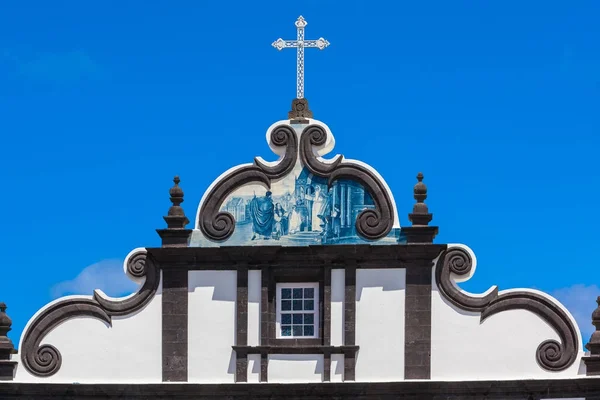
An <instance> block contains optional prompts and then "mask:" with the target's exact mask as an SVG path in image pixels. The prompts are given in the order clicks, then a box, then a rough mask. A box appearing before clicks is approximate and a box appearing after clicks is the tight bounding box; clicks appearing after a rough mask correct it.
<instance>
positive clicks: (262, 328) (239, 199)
mask: <svg viewBox="0 0 600 400" xmlns="http://www.w3.org/2000/svg"><path fill="white" fill-rule="evenodd" d="M299 104H307V103H306V100H304V99H302V100H295V101H294V104H293V107H298V105H299ZM267 138H268V141H269V146H270V147H271V148H272V149H273V150H274V151H275V153H276V154H278V155H279V160H278V161H276V162H271V163H268V162H266V161H264V160H262V159H261V158H256V159H255V161H254V163H252V164H245V165H241V166H239V167H236V168H233V169H231V170H229V171H228V172H227V173H226V174H224V175H222V176H221V177H219V178H218V179H217V180H216V181H215V182H214V183H213V184H212V185H211V186H210V188H209V189H208V190H207V192H206V194H205V195H204V197H203V199H202V200H201V201H200V204H199V207H198V211H197V213H196V218H195V221H194V224H193V229H188V228H187V225H188V223H189V221H188V218H187V217H186V214H185V212H184V210H183V208H182V206H181V204H182V202H183V196H184V195H183V190H182V188H181V187H180V186H179V184H180V180H179V178H177V177H176V178H175V179H174V186H173V187H172V188H171V190H170V196H171V202H172V206H171V208H170V209H169V211H168V213H167V215H166V216H165V217H164V218H165V221H166V223H167V227H166V228H165V229H159V230H158V234H159V235H160V236H161V238H162V246H161V247H159V248H138V249H134V250H133V251H132V252H131V253H130V254H129V255H128V256H127V258H126V260H125V264H124V273H125V274H127V275H128V276H129V277H130V278H131V279H133V280H134V281H136V282H139V284H140V288H139V290H138V292H137V293H135V294H133V295H131V296H128V297H125V298H121V299H116V298H110V297H107V296H106V295H105V294H104V293H102V292H101V291H96V292H95V293H93V295H92V296H69V297H66V298H61V299H58V300H56V301H54V302H52V303H50V304H48V305H47V306H45V307H43V308H42V309H41V310H39V311H38V313H36V314H35V315H34V316H32V318H31V319H30V321H29V323H28V324H27V326H26V328H25V330H24V332H23V335H22V337H21V339H20V341H19V343H18V353H17V354H14V353H15V352H14V351H13V346H12V343H11V342H10V340H8V339H7V336H6V333H7V329H6V328H4V331H2V330H0V334H3V335H4V336H3V337H4V338H5V339H4V341H0V344H2V345H3V346H4V347H0V350H2V351H4V353H3V354H5V355H4V358H0V367H1V368H0V371H1V373H2V375H3V378H4V381H3V382H2V383H0V394H2V396H4V397H2V398H11V396H18V395H23V394H25V395H29V396H31V397H33V398H35V397H36V396H41V397H43V395H44V393H46V394H47V391H48V390H49V391H50V392H54V393H56V394H57V395H60V394H61V393H62V394H63V395H65V396H67V394H69V393H72V394H76V395H77V396H81V397H85V396H86V395H90V396H91V395H98V393H100V394H102V393H104V394H106V396H107V397H111V396H112V397H115V396H118V395H124V396H126V397H127V396H130V397H136V396H137V397H141V398H148V397H161V396H166V397H169V396H177V395H178V394H181V395H190V394H193V395H194V396H196V397H195V398H203V396H206V397H210V396H217V397H219V396H223V397H228V398H232V397H234V398H235V397H236V396H237V397H239V398H243V397H248V396H252V397H261V396H267V395H268V396H270V398H273V396H275V397H290V396H291V397H294V396H304V395H307V394H310V395H311V396H313V398H330V397H332V396H338V397H341V398H378V396H394V398H402V396H406V397H407V398H415V397H414V396H415V393H417V394H419V395H418V396H417V397H416V398H435V396H441V395H443V394H444V393H446V392H448V393H455V394H456V396H455V397H452V398H481V397H477V396H481V395H484V394H485V395H487V396H488V397H487V398H494V395H498V396H500V397H498V398H527V396H529V395H532V396H538V397H532V398H553V397H555V398H558V397H564V396H570V397H577V398H586V396H588V394H590V393H592V394H593V393H596V394H597V393H600V375H599V374H600V331H597V332H596V333H595V334H594V336H593V337H592V340H591V341H590V343H589V344H588V349H589V352H587V353H586V352H585V351H584V348H583V343H584V342H583V340H584V339H583V338H582V337H581V334H580V330H579V328H578V326H577V324H576V322H575V320H574V318H573V316H572V315H571V314H570V313H569V312H568V311H567V310H566V309H565V308H564V307H563V306H562V305H561V304H560V303H559V302H557V301H556V300H555V299H553V298H552V297H550V296H549V295H547V294H545V293H541V292H539V291H536V290H530V289H504V288H503V289H502V290H500V289H499V288H496V287H492V288H490V289H489V290H488V291H487V292H485V293H483V294H470V293H467V292H465V291H463V290H462V289H460V287H459V286H457V282H461V281H464V280H467V279H469V278H470V277H471V276H472V275H473V274H474V272H475V269H476V266H477V259H476V256H475V254H474V253H473V251H472V250H471V249H470V248H469V247H467V246H465V245H462V244H436V243H434V238H435V236H436V234H437V231H438V228H437V227H435V226H431V225H430V221H431V220H432V214H430V213H429V210H428V207H427V206H426V204H425V199H426V197H427V188H426V186H425V184H424V183H423V182H422V181H423V175H422V174H419V175H418V176H417V180H418V182H417V184H416V185H415V187H414V197H415V199H416V203H415V204H414V206H413V211H412V213H410V214H409V219H410V221H411V223H412V224H411V225H410V226H407V227H400V225H399V219H398V213H397V207H396V202H395V200H394V197H393V195H392V193H391V192H390V191H389V188H388V187H387V184H386V183H385V180H384V179H383V177H381V176H380V175H379V174H378V173H377V172H376V171H375V170H373V169H372V168H371V167H369V166H368V165H367V164H365V163H362V162H355V161H350V160H347V159H346V158H345V157H344V156H341V155H338V156H335V157H333V158H328V159H326V158H324V156H325V155H327V153H329V152H330V151H331V150H332V148H333V142H334V141H333V133H332V132H331V131H330V130H329V128H328V127H327V125H326V124H324V123H322V122H320V121H318V120H315V119H312V118H310V116H309V117H304V116H302V117H300V118H294V117H293V116H291V117H290V119H288V120H283V121H279V122H277V123H275V124H273V125H272V126H271V127H270V128H269V129H268V132H267ZM248 194H250V195H248ZM244 196H246V197H244ZM290 206H291V207H290ZM298 209H302V210H303V211H302V212H300V211H297V214H298V215H296V216H295V215H293V212H290V211H292V210H298ZM242 210H243V211H242ZM282 210H284V211H282ZM237 217H241V218H242V221H239V222H238V221H237ZM284 217H285V218H287V221H285V223H282V221H284ZM238 231H239V232H238ZM236 234H238V235H240V234H243V235H244V236H243V240H241V239H240V237H241V236H239V237H237V238H236ZM483 267H484V268H485V266H483ZM4 310H5V307H4V306H3V308H2V315H3V316H4V317H3V318H0V321H3V323H4V325H3V326H5V327H6V326H7V324H8V323H7V322H6V321H9V319H8V317H7V316H6V314H5V313H4ZM599 313H600V309H599V311H597V312H596V313H595V316H594V322H595V323H596V324H597V325H598V326H600V314H599ZM596 314H598V315H596ZM7 349H10V352H8V351H7ZM282 384H283V385H282ZM542 393H544V394H545V395H546V397H540V396H541V395H542ZM411 395H412V396H413V397H410V396H411ZM419 396H421V397H419ZM470 396H471V397H470ZM473 396H475V397H473ZM444 398H447V397H444ZM588 398H593V397H591V395H590V396H588Z"/></svg>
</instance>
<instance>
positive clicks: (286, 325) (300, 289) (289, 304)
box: [276, 283, 319, 339]
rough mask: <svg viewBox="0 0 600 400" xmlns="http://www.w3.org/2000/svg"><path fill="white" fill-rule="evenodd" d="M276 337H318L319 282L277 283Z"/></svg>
mask: <svg viewBox="0 0 600 400" xmlns="http://www.w3.org/2000/svg"><path fill="white" fill-rule="evenodd" d="M276 288H277V293H276V296H277V297H276V299H277V319H276V329H277V338H278V339H297V338H318V337H319V284H318V283H278V284H277V286H276Z"/></svg>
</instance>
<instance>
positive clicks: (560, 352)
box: [481, 291, 579, 371]
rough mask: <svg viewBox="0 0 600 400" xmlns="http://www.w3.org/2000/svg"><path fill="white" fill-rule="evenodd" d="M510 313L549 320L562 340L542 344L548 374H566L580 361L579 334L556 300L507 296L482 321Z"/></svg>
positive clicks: (522, 294)
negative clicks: (526, 311) (523, 313)
mask: <svg viewBox="0 0 600 400" xmlns="http://www.w3.org/2000/svg"><path fill="white" fill-rule="evenodd" d="M507 310H528V311H531V312H532V313H534V314H536V315H537V316H539V317H540V318H542V319H543V320H544V321H546V322H547V323H548V324H549V325H550V326H551V327H552V328H554V330H555V331H556V333H558V336H559V338H560V342H558V341H556V340H554V339H549V340H545V341H544V342H542V343H541V344H540V345H539V346H538V348H537V351H536V359H537V361H538V364H539V365H540V366H541V367H542V368H544V369H546V370H548V371H562V370H564V369H566V368H568V367H570V366H571V365H572V364H573V363H574V362H575V359H576V358H577V349H578V348H579V335H578V333H577V329H576V328H575V326H574V325H573V322H572V321H571V319H570V318H569V316H568V315H567V313H566V312H565V311H564V310H563V309H562V308H561V307H560V306H558V305H557V304H556V303H554V301H552V300H550V299H548V298H546V297H544V296H541V295H539V294H537V293H534V292H526V291H514V292H508V293H503V294H501V295H500V296H498V297H497V298H496V299H495V300H494V301H492V302H491V303H490V304H489V306H488V307H486V309H485V310H483V312H482V313H481V321H482V322H483V321H485V320H486V319H488V318H489V317H491V316H492V315H495V314H498V313H500V312H502V311H507Z"/></svg>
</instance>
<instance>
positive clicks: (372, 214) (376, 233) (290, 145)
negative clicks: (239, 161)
mask: <svg viewBox="0 0 600 400" xmlns="http://www.w3.org/2000/svg"><path fill="white" fill-rule="evenodd" d="M267 142H268V143H269V147H271V149H272V150H273V152H274V153H275V154H278V155H279V156H280V158H279V160H277V161H275V162H265V161H264V160H263V159H262V158H260V157H256V158H255V159H254V162H253V163H252V164H243V165H239V166H237V167H234V168H231V169H230V170H228V171H226V172H225V173H223V174H222V175H221V176H220V177H219V178H217V179H216V180H215V181H214V182H213V183H212V184H211V185H210V186H209V188H208V189H207V191H206V192H205V194H204V196H203V197H202V200H201V201H200V206H199V207H198V213H197V216H196V226H195V227H196V229H200V231H201V232H202V234H203V235H204V236H205V237H206V238H207V239H209V240H211V241H213V242H223V241H225V240H227V239H228V238H230V237H231V235H232V234H233V232H234V230H235V219H234V217H233V215H231V214H230V213H228V212H225V211H221V206H222V205H223V203H224V201H225V200H226V198H227V197H228V196H229V195H231V194H232V193H233V192H235V190H237V189H238V188H240V187H242V186H244V185H247V184H260V185H263V186H264V187H265V188H267V190H268V189H270V188H271V184H272V183H273V182H276V181H277V180H279V179H281V178H283V177H284V176H285V175H287V174H289V173H291V172H292V170H293V169H294V167H295V165H296V163H297V162H298V161H300V162H302V164H303V165H304V166H305V167H306V168H308V170H309V171H310V172H311V173H312V174H314V175H317V176H319V177H322V178H326V179H328V184H329V185H330V186H331V185H332V184H333V182H335V181H336V180H340V179H349V180H353V181H356V182H358V183H360V184H362V185H363V186H364V187H365V189H366V190H367V191H368V192H369V194H370V195H371V197H372V198H373V200H374V203H375V208H374V209H367V210H363V211H362V212H361V213H360V214H359V216H358V217H357V220H356V230H357V233H358V234H359V236H361V237H362V238H363V239H366V240H377V239H381V238H383V237H385V236H386V235H387V234H389V233H390V232H391V230H392V228H394V227H399V220H398V214H397V210H396V204H395V201H394V198H393V195H392V193H391V191H390V189H389V187H388V185H387V184H386V183H385V181H384V180H383V178H382V177H381V176H380V175H379V174H378V173H377V172H376V171H375V170H374V169H373V168H372V167H370V166H369V165H367V164H365V163H362V162H360V161H356V160H349V159H345V158H344V156H342V155H336V156H335V157H333V158H332V159H323V158H322V156H323V155H325V154H327V153H329V152H330V151H331V150H332V149H333V146H334V144H335V140H334V138H333V135H332V133H331V131H330V130H329V128H328V127H327V126H326V125H325V124H323V123H321V122H319V121H316V120H309V121H308V125H307V126H305V127H304V129H303V130H302V132H301V134H300V135H299V136H298V134H297V133H296V131H295V130H294V125H293V124H292V123H291V122H290V121H287V120H284V121H280V122H278V123H276V124H273V125H272V126H271V127H269V130H268V131H267Z"/></svg>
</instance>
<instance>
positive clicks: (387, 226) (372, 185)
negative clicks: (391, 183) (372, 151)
mask: <svg viewBox="0 0 600 400" xmlns="http://www.w3.org/2000/svg"><path fill="white" fill-rule="evenodd" d="M325 143H327V132H326V131H325V129H324V128H323V127H321V126H319V125H309V126H307V127H306V128H305V129H304V131H303V132H302V135H301V137H300V158H301V160H302V162H303V163H304V165H305V166H306V168H307V169H308V170H309V171H310V172H311V173H313V174H314V175H317V176H320V177H322V178H328V185H329V187H331V186H332V185H333V182H335V181H337V180H341V179H349V180H353V181H356V182H358V183H360V184H361V185H363V187H364V188H365V189H366V190H367V191H368V192H369V194H370V195H371V197H372V198H373V202H374V203H375V209H365V210H362V211H361V212H360V214H359V215H358V217H357V218H356V232H357V233H358V234H359V235H360V236H361V237H362V238H364V239H366V240H377V239H381V238H383V237H385V236H387V235H388V234H389V233H390V231H391V230H392V227H393V225H394V206H393V202H392V199H391V197H390V195H389V193H388V190H387V188H386V187H385V185H384V184H383V182H381V180H379V178H378V177H377V176H376V175H375V174H374V173H373V172H372V171H371V170H370V169H368V168H366V167H364V166H362V165H359V164H353V163H342V161H343V157H342V156H338V157H337V158H336V159H334V160H333V161H332V162H331V163H324V162H322V161H320V160H319V159H318V157H317V155H316V153H315V151H314V147H319V146H323V145H324V144H325Z"/></svg>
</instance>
